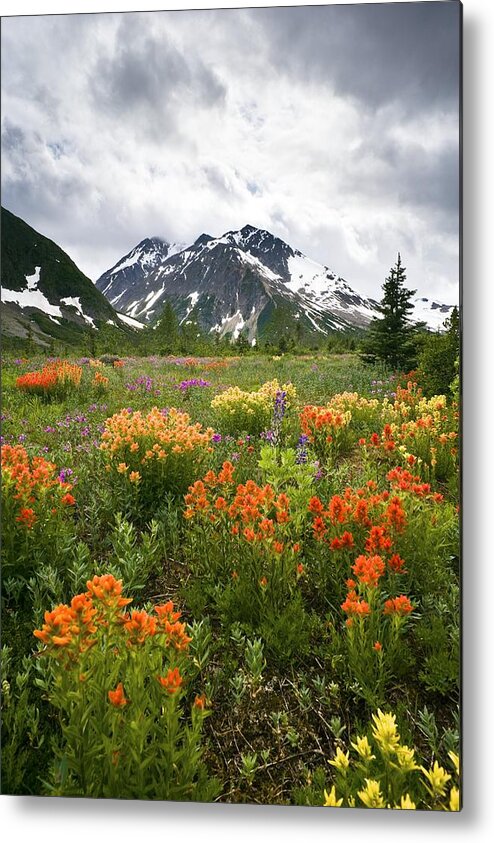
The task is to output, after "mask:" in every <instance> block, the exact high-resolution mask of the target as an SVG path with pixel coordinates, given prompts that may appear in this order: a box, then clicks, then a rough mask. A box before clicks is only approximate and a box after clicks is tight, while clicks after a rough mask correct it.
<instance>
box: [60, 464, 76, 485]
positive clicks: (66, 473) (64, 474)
mask: <svg viewBox="0 0 494 843" xmlns="http://www.w3.org/2000/svg"><path fill="white" fill-rule="evenodd" d="M73 473H74V472H73V471H72V469H71V468H61V469H60V472H59V474H58V479H59V480H60V483H67V482H68V480H67V478H68V477H71V476H72V475H73ZM71 482H73V481H71Z"/></svg>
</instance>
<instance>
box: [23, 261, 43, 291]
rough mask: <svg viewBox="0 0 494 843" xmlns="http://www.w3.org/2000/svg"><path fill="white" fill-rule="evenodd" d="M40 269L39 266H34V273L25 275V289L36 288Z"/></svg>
mask: <svg viewBox="0 0 494 843" xmlns="http://www.w3.org/2000/svg"><path fill="white" fill-rule="evenodd" d="M40 271H41V267H40V266H35V267H34V273H33V274H32V275H25V276H24V277H25V279H26V281H27V289H28V290H37V289H38V284H39V274H40Z"/></svg>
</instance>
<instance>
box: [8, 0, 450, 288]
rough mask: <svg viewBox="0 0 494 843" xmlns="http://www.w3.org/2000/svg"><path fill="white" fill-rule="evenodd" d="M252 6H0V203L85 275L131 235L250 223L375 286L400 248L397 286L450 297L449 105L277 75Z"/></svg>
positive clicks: (266, 33)
mask: <svg viewBox="0 0 494 843" xmlns="http://www.w3.org/2000/svg"><path fill="white" fill-rule="evenodd" d="M330 8H331V7H330ZM336 9H337V7H332V11H333V12H334V11H335V10H336ZM270 12H271V17H270V20H271V21H272V19H273V17H272V16H273V13H275V12H276V10H270ZM282 12H283V10H278V13H279V14H281V13H282ZM306 14H307V17H308V19H310V12H309V10H307V12H306ZM287 15H288V10H286V12H285V17H284V20H285V21H286V20H287V19H288V18H287ZM267 20H268V19H267V18H266V16H263V15H262V14H259V13H256V12H254V11H252V10H250V11H249V10H238V11H211V12H190V13H188V12H182V13H161V14H160V13H155V14H136V15H132V14H129V15H125V16H121V15H98V16H94V17H92V16H71V17H59V18H42V17H39V18H30V19H29V18H28V19H22V18H19V19H8V20H4V21H3V31H2V56H3V74H2V96H3V103H2V105H3V109H2V110H3V124H2V130H3V146H2V164H3V167H2V179H3V203H4V204H5V205H6V206H7V207H8V208H9V209H10V210H12V211H13V212H14V213H17V214H19V216H22V217H23V218H24V219H26V221H27V222H29V223H30V224H31V225H33V226H34V227H35V228H37V229H38V230H40V231H42V233H44V234H46V235H47V236H49V237H51V238H52V239H54V240H55V241H56V242H58V243H59V244H60V245H61V246H62V247H63V248H64V249H65V250H66V251H67V252H68V253H69V254H70V256H71V257H72V258H73V259H74V260H75V261H76V263H77V264H78V265H79V266H80V268H81V269H82V270H83V271H84V272H86V274H88V275H89V276H90V277H92V278H93V279H96V278H97V277H98V276H99V275H100V274H101V273H102V272H103V271H105V270H106V269H107V268H108V267H109V266H111V265H113V264H114V263H116V261H117V260H118V259H119V258H120V257H121V256H122V255H123V254H124V253H125V252H127V251H128V250H129V249H130V248H131V247H132V246H133V245H135V243H137V242H138V241H139V240H140V239H142V238H143V237H146V236H150V235H155V234H158V235H161V236H164V237H166V238H167V239H169V240H171V241H180V242H190V241H192V240H193V239H195V238H196V237H197V236H198V235H199V234H200V233H201V232H202V231H207V232H209V233H211V234H218V235H219V234H221V233H223V232H224V231H226V230H228V229H232V228H239V227H241V226H243V225H244V224H245V223H251V224H254V225H258V226H262V227H264V228H267V229H269V230H271V231H272V232H273V233H274V234H277V235H278V236H281V237H282V238H283V239H286V240H287V241H288V242H289V243H290V244H291V245H292V246H294V247H296V248H299V249H301V250H302V251H304V252H305V253H306V254H308V255H309V256H310V257H313V258H314V259H316V260H319V261H321V262H324V263H326V264H328V265H330V266H331V267H332V268H333V269H334V270H335V271H336V272H338V273H339V274H341V275H343V276H344V277H346V278H347V280H348V281H349V282H350V283H351V284H352V285H354V286H355V287H356V288H357V289H359V290H361V291H362V292H365V293H367V294H371V295H374V296H377V297H378V296H379V292H380V286H381V284H382V282H383V280H384V277H385V275H386V274H387V271H388V269H389V267H390V266H391V265H392V264H393V263H394V260H395V258H396V252H397V251H398V250H400V251H401V252H402V255H403V260H404V262H405V265H407V267H408V279H409V284H410V286H412V287H418V288H419V290H420V292H421V293H423V294H424V295H426V294H429V295H434V296H438V297H443V298H444V299H445V300H447V301H452V300H456V297H457V287H458V234H457V224H456V221H457V207H456V204H455V203H456V202H457V198H456V195H455V190H454V188H455V184H454V181H455V179H457V172H456V170H455V155H456V156H457V145H456V139H457V122H458V115H457V113H456V112H455V109H454V108H453V107H452V106H451V104H446V105H445V106H444V108H442V107H440V106H436V107H435V109H433V110H432V111H431V110H430V109H426V110H423V109H421V107H419V106H417V108H416V110H415V111H412V112H410V107H409V106H407V108H405V106H404V107H403V109H400V106H399V104H398V105H397V104H396V102H395V101H393V102H392V103H388V104H386V103H384V104H383V103H382V102H379V104H378V106H376V107H371V106H370V105H369V106H368V107H367V106H365V104H363V103H362V101H361V100H360V99H359V98H356V97H355V96H353V95H347V94H346V93H343V92H341V90H340V89H339V88H338V86H335V84H334V83H333V81H332V76H331V73H330V72H329V71H328V74H327V78H326V77H325V75H324V74H323V73H321V72H320V70H319V72H318V73H317V74H314V75H313V77H311V75H310V73H304V74H300V75H299V76H297V75H296V74H295V75H294V74H293V72H291V70H290V72H288V70H287V69H286V68H285V67H283V66H281V65H280V64H279V63H278V62H277V60H276V55H275V57H274V58H273V37H274V36H273V34H272V30H271V28H270V26H268V25H267V23H266V21H267ZM291 37H292V38H295V39H296V37H297V35H296V32H295V34H293V33H292V35H291ZM300 43H303V39H302V40H301V42H300ZM292 46H293V45H292V44H290V43H288V42H287V43H286V50H287V51H289V50H290V49H291V48H292ZM296 46H297V44H295V47H296ZM335 78H337V74H336V75H335ZM452 183H453V184H452ZM456 186H457V185H456ZM452 188H453V189H452Z"/></svg>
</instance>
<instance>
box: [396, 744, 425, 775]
mask: <svg viewBox="0 0 494 843" xmlns="http://www.w3.org/2000/svg"><path fill="white" fill-rule="evenodd" d="M396 755H397V757H398V764H399V765H400V769H401V770H403V772H405V773H411V772H412V770H420V767H419V766H418V765H417V764H416V763H415V750H414V749H411V748H410V747H409V746H397V747H396Z"/></svg>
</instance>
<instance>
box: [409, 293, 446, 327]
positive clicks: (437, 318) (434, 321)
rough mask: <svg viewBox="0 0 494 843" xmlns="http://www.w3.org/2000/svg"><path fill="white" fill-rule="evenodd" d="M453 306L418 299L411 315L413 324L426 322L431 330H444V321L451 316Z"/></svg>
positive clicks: (426, 299)
mask: <svg viewBox="0 0 494 843" xmlns="http://www.w3.org/2000/svg"><path fill="white" fill-rule="evenodd" d="M453 307H454V305H453V304H441V303H440V302H438V301H434V300H431V299H428V298H417V299H415V301H414V310H413V312H412V313H411V314H410V319H411V320H412V321H413V322H426V323H427V325H428V326H429V328H432V329H434V330H437V329H438V328H442V327H443V325H444V320H445V319H448V318H449V317H450V316H451V313H452V311H453Z"/></svg>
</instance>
